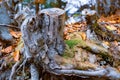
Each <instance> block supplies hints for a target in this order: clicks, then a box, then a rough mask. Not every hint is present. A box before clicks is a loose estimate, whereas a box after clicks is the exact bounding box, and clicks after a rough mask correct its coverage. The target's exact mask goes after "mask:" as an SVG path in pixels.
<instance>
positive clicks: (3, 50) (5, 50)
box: [1, 46, 13, 53]
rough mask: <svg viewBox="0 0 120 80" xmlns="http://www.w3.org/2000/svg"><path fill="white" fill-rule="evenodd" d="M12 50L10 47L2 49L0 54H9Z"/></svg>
mask: <svg viewBox="0 0 120 80" xmlns="http://www.w3.org/2000/svg"><path fill="white" fill-rule="evenodd" d="M12 49H13V47H12V46H8V47H7V48H5V49H2V50H1V52H2V53H10V52H12Z"/></svg>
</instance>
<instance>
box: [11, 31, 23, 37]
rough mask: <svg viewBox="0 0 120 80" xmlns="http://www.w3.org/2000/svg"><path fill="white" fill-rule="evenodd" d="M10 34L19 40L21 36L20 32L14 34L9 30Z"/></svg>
mask: <svg viewBox="0 0 120 80" xmlns="http://www.w3.org/2000/svg"><path fill="white" fill-rule="evenodd" d="M10 34H11V35H12V36H13V37H15V38H19V37H20V36H21V32H15V31H13V30H10Z"/></svg>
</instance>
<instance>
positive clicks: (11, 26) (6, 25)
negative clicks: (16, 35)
mask: <svg viewBox="0 0 120 80" xmlns="http://www.w3.org/2000/svg"><path fill="white" fill-rule="evenodd" d="M0 26H1V27H10V28H16V29H20V28H19V27H17V26H14V25H8V24H0Z"/></svg>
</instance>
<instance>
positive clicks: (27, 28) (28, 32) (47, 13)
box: [21, 8, 120, 80]
mask: <svg viewBox="0 0 120 80" xmlns="http://www.w3.org/2000/svg"><path fill="white" fill-rule="evenodd" d="M64 19H65V12H64V10H61V9H58V8H52V9H44V10H42V11H41V12H40V13H38V15H37V16H30V17H27V18H26V19H25V21H24V22H23V24H22V26H21V32H22V37H23V41H24V51H23V53H24V54H25V58H26V60H27V61H28V62H29V63H30V71H31V72H30V73H31V80H39V79H42V80H62V79H63V80H67V79H68V80H69V79H72V78H68V76H71V77H73V76H72V75H74V76H84V78H85V77H86V76H87V77H86V78H88V77H89V78H92V79H96V77H98V76H100V77H101V79H100V80H104V79H103V77H105V78H109V77H110V78H113V79H119V78H120V74H119V73H117V72H115V70H114V69H113V68H106V69H99V70H95V71H81V70H75V69H71V70H66V69H61V67H60V66H59V65H58V64H57V63H56V62H55V60H54V58H55V55H62V53H63V51H64V47H65V44H64V40H63V29H64ZM111 72H114V73H115V74H116V75H112V74H111ZM38 74H39V75H38ZM34 75H36V76H34ZM48 77H49V78H48ZM73 80H75V79H73Z"/></svg>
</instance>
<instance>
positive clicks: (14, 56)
mask: <svg viewBox="0 0 120 80" xmlns="http://www.w3.org/2000/svg"><path fill="white" fill-rule="evenodd" d="M19 52H20V51H19V50H16V51H15V52H13V53H12V54H13V58H14V61H16V62H17V61H19V57H20V54H19Z"/></svg>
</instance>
